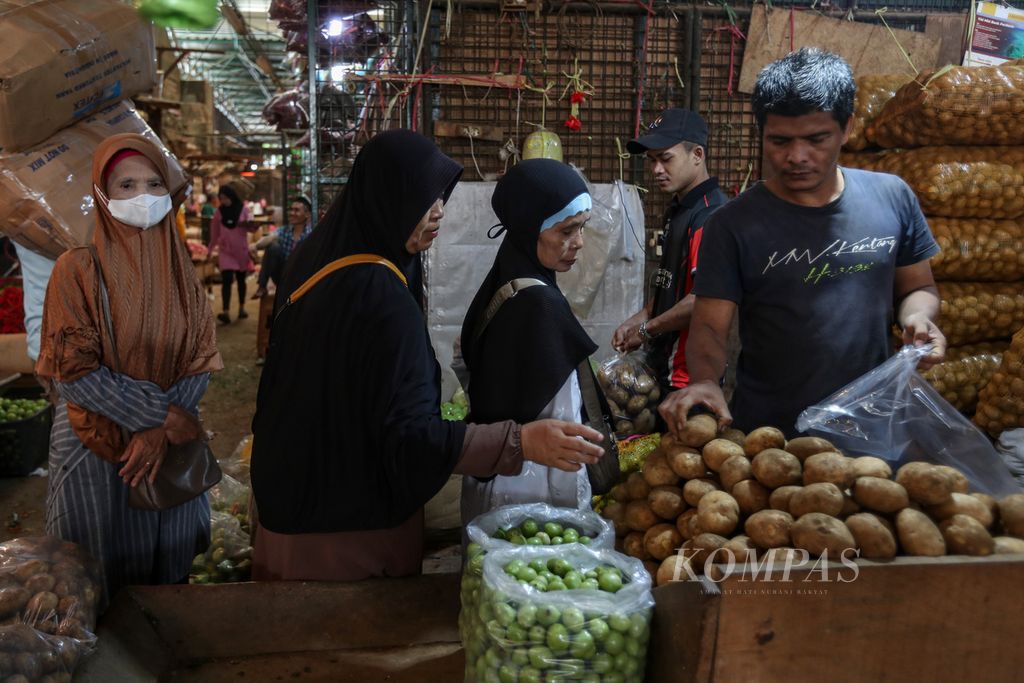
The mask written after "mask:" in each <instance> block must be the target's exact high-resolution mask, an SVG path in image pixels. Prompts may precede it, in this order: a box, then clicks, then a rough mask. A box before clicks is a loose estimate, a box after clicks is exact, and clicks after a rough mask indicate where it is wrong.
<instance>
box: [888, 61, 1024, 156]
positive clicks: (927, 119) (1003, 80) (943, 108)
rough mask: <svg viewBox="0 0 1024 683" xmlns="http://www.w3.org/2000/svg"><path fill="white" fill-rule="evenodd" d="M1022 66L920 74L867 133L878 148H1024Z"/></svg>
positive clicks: (959, 68) (1021, 63) (960, 68)
mask: <svg viewBox="0 0 1024 683" xmlns="http://www.w3.org/2000/svg"><path fill="white" fill-rule="evenodd" d="M1022 116H1024V60H1017V61H1015V62H1007V63H1005V64H1001V65H999V66H981V67H978V66H972V67H963V66H956V67H944V68H942V69H940V70H937V71H931V72H923V73H921V74H919V75H918V77H917V78H916V79H915V80H913V81H911V82H910V83H907V84H906V85H904V86H903V87H902V88H900V89H899V92H897V93H896V95H895V97H893V98H892V99H891V100H889V102H888V103H887V104H886V105H885V108H884V109H883V110H882V112H881V113H880V114H879V115H878V116H877V117H876V118H875V119H874V121H873V122H872V123H871V125H870V127H869V129H868V136H869V137H870V138H871V140H873V141H875V142H877V143H878V144H879V145H881V146H882V147H922V146H925V145H1021V144H1024V126H1021V125H1020V122H1021V118H1022Z"/></svg>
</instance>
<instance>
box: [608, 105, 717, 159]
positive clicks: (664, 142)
mask: <svg viewBox="0 0 1024 683" xmlns="http://www.w3.org/2000/svg"><path fill="white" fill-rule="evenodd" d="M680 142H692V143H694V144H695V145H700V146H701V147H704V148H707V146H708V124H707V122H705V121H704V118H703V117H702V116H701V115H700V114H698V113H697V112H695V111H690V110H689V109H666V110H665V111H663V112H662V113H661V116H659V117H658V118H656V119H654V123H652V124H651V125H649V126H648V127H647V134H646V135H641V136H640V137H639V138H637V139H636V140H630V141H629V142H627V143H626V149H627V150H629V152H630V154H643V153H644V152H646V151H647V150H649V149H666V148H668V147H672V146H674V145H678V144H679V143H680Z"/></svg>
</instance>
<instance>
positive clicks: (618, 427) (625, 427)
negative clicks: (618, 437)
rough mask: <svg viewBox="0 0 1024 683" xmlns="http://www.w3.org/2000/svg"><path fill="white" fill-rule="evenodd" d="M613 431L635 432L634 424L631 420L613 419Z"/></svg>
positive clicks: (621, 432) (617, 432)
mask: <svg viewBox="0 0 1024 683" xmlns="http://www.w3.org/2000/svg"><path fill="white" fill-rule="evenodd" d="M615 433H616V434H626V435H628V434H635V433H636V425H635V424H634V423H633V421H632V420H616V421H615Z"/></svg>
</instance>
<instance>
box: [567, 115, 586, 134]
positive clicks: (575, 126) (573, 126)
mask: <svg viewBox="0 0 1024 683" xmlns="http://www.w3.org/2000/svg"><path fill="white" fill-rule="evenodd" d="M565 127H566V128H568V129H569V130H572V131H576V132H577V133H578V132H580V131H581V130H583V123H582V122H581V121H580V120H579V119H578V118H576V117H575V116H569V118H567V119H566V120H565Z"/></svg>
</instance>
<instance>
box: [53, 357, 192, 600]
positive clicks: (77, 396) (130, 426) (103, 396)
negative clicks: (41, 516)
mask: <svg viewBox="0 0 1024 683" xmlns="http://www.w3.org/2000/svg"><path fill="white" fill-rule="evenodd" d="M209 381H210V375H209V373H203V374H199V375H193V376H190V377H185V378H184V379H182V380H180V381H179V382H178V383H177V384H175V385H174V386H172V387H171V388H170V389H169V390H168V391H166V392H164V391H162V390H161V389H160V387H158V386H157V385H155V384H153V383H152V382H145V381H139V380H135V379H132V378H130V377H128V376H126V375H121V374H117V373H114V372H112V371H111V370H110V369H109V368H106V367H102V366H101V367H100V369H99V370H96V371H94V372H92V373H90V374H88V375H86V376H85V377H82V378H81V379H78V380H75V381H73V382H57V383H56V386H57V390H58V392H59V393H60V396H61V398H62V399H63V400H61V401H60V402H59V403H58V405H57V412H56V418H55V420H54V423H53V432H52V434H51V438H50V462H49V466H50V473H49V479H50V481H49V490H48V492H47V497H46V530H47V532H48V533H50V534H53V535H55V536H59V537H60V538H63V539H65V540H68V541H73V542H75V543H78V544H79V545H81V546H83V547H84V548H85V549H87V550H88V551H89V552H90V553H91V554H92V555H93V557H94V558H96V559H97V560H98V561H99V563H100V565H101V571H102V574H101V576H102V584H103V586H104V589H105V590H104V593H103V597H102V598H101V604H100V609H103V608H105V607H106V605H107V604H108V603H109V601H110V598H111V597H112V596H113V595H114V594H115V593H116V592H117V590H118V589H119V588H121V587H122V586H128V585H138V584H161V583H176V582H178V581H181V580H183V579H185V578H186V577H187V576H188V573H189V567H190V566H191V563H192V558H193V557H195V555H197V554H198V553H201V552H203V551H205V550H206V548H207V547H208V546H209V544H210V505H209V502H208V500H207V497H206V494H203V495H201V496H199V497H198V498H196V499H194V500H191V501H189V502H188V503H185V504H183V505H179V506H178V507H176V508H172V509H170V510H163V511H159V512H155V511H147V510H136V509H135V508H132V507H129V506H128V492H129V488H128V486H127V485H126V484H125V483H124V482H123V481H122V480H121V477H120V476H118V471H119V470H120V469H121V467H122V466H123V463H116V464H115V463H109V462H107V461H105V460H103V459H101V458H99V457H97V456H95V455H93V453H92V452H90V451H89V449H87V448H86V447H85V446H84V445H82V442H81V441H79V439H78V436H77V435H76V434H75V432H74V430H73V429H72V427H71V423H70V422H69V421H68V411H67V402H68V401H70V402H72V403H74V404H76V405H78V406H81V407H82V408H85V409H86V410H89V411H91V412H94V413H99V414H101V415H105V416H106V417H108V418H110V419H112V420H114V421H115V422H117V423H118V424H119V425H121V426H122V427H124V428H125V429H127V430H128V431H129V432H132V433H134V432H139V431H143V430H146V429H152V428H153V427H158V426H160V425H162V424H163V422H164V419H165V418H166V416H167V410H168V407H169V405H172V404H173V405H176V406H178V407H180V408H182V409H184V410H188V411H189V412H190V413H192V414H193V415H195V414H197V413H198V406H199V400H200V399H201V398H202V396H203V394H204V393H206V387H207V384H208V383H209Z"/></svg>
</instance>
